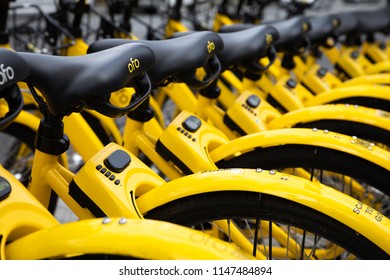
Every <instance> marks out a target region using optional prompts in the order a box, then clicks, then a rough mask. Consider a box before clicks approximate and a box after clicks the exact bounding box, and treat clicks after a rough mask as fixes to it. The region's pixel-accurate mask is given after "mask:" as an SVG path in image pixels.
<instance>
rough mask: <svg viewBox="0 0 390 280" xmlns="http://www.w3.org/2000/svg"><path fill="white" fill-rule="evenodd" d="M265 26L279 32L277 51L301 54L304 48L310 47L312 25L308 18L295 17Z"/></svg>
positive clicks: (276, 44)
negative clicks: (309, 37) (309, 36)
mask: <svg viewBox="0 0 390 280" xmlns="http://www.w3.org/2000/svg"><path fill="white" fill-rule="evenodd" d="M263 24H268V25H271V26H273V27H274V28H275V29H276V30H277V31H278V33H279V39H278V40H277V41H276V42H275V44H274V45H275V48H276V50H278V51H280V52H285V53H300V52H301V49H302V48H307V47H308V44H309V39H308V33H309V31H310V29H311V25H310V21H309V20H308V18H307V17H305V16H295V17H291V18H288V19H284V20H280V21H275V22H263Z"/></svg>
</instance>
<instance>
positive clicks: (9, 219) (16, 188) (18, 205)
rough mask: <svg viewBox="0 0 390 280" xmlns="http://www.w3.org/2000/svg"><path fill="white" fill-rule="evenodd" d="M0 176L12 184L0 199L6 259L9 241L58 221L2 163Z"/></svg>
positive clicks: (1, 250)
mask: <svg viewBox="0 0 390 280" xmlns="http://www.w3.org/2000/svg"><path fill="white" fill-rule="evenodd" d="M0 176H1V177H2V179H3V180H6V182H7V183H8V184H9V185H10V186H11V192H10V194H9V195H8V196H7V197H3V199H2V200H1V201H0V237H1V239H0V257H1V259H4V258H5V246H6V244H7V243H9V242H11V241H13V240H16V239H18V238H21V237H23V236H26V235H28V234H30V233H32V232H35V231H38V230H41V229H43V228H47V227H52V226H55V225H57V224H58V222H57V220H56V219H55V218H54V217H53V216H52V215H51V214H50V212H49V211H48V210H47V209H46V208H44V207H43V206H42V204H40V203H39V202H38V200H37V199H35V198H34V197H33V196H32V195H31V194H30V192H28V190H27V189H26V187H24V186H23V185H22V184H21V183H20V182H19V181H18V180H17V179H16V178H15V177H14V176H13V175H12V174H10V173H9V172H8V171H7V170H5V169H4V168H3V167H2V166H1V165H0ZM4 184H5V183H4Z"/></svg>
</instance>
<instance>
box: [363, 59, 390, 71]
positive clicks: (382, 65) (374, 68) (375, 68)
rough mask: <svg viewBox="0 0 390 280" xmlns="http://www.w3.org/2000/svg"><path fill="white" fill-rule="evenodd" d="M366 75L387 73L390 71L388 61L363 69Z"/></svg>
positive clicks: (389, 62)
mask: <svg viewBox="0 0 390 280" xmlns="http://www.w3.org/2000/svg"><path fill="white" fill-rule="evenodd" d="M364 71H365V73H366V74H378V73H388V72H389V71H390V61H382V62H377V63H375V64H372V65H369V66H367V67H366V68H365V69H364Z"/></svg>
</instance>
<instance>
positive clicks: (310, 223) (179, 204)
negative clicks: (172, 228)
mask: <svg viewBox="0 0 390 280" xmlns="http://www.w3.org/2000/svg"><path fill="white" fill-rule="evenodd" d="M260 200H261V203H259V201H260ZM257 217H258V218H260V219H266V220H268V221H273V222H276V223H278V222H282V223H286V222H288V224H291V225H292V226H298V227H300V228H302V229H305V230H308V231H311V232H313V233H316V234H318V235H320V236H322V237H324V238H327V239H328V240H330V241H332V242H334V243H336V244H338V245H339V246H341V247H343V248H344V249H346V250H348V251H350V252H352V253H353V254H355V255H356V256H358V257H359V258H360V259H389V258H390V256H389V255H388V254H387V253H386V252H384V251H383V250H382V249H381V248H379V247H378V246H377V245H375V244H373V243H372V242H371V241H370V240H368V239H367V238H365V237H364V236H363V235H361V234H360V233H357V232H355V231H354V230H353V229H351V228H350V227H348V226H346V225H344V224H342V223H341V222H339V221H337V220H336V219H333V218H332V217H329V216H327V215H325V214H324V213H321V212H319V211H317V210H315V209H312V208H309V207H307V206H305V205H301V204H298V203H296V202H293V201H290V200H287V199H284V198H280V197H276V196H272V195H268V194H263V193H262V194H260V193H255V192H246V191H221V192H210V193H203V194H199V195H193V196H189V197H185V198H182V199H178V200H175V201H172V202H170V203H167V204H164V205H162V206H159V207H157V208H155V209H152V210H150V211H148V213H145V218H147V219H156V220H163V221H168V222H172V223H175V224H179V225H183V226H195V225H198V224H201V223H205V222H208V221H213V220H221V219H238V218H246V219H248V218H249V219H252V218H253V219H255V218H257ZM357 244H358V246H357Z"/></svg>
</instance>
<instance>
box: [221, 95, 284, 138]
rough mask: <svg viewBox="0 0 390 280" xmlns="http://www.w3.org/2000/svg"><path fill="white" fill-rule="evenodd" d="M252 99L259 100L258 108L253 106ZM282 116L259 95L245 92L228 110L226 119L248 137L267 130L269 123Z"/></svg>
mask: <svg viewBox="0 0 390 280" xmlns="http://www.w3.org/2000/svg"><path fill="white" fill-rule="evenodd" d="M250 98H253V99H257V100H259V104H258V106H256V107H254V106H253V105H252V106H251V105H250V104H251V103H250V102H248V100H250ZM280 116H281V113H280V112H279V111H277V110H276V109H275V108H274V107H273V106H271V105H270V104H269V103H268V102H267V101H266V100H264V99H263V98H261V97H260V96H259V95H257V94H254V93H253V92H251V91H244V92H242V93H241V94H240V95H239V96H238V97H237V99H236V100H235V102H234V104H233V105H232V106H230V107H229V108H228V109H227V110H226V116H225V118H226V117H228V118H229V120H230V122H232V123H233V124H234V126H236V127H237V128H238V129H237V130H239V132H240V134H241V135H246V134H252V133H256V132H260V131H265V130H267V129H268V123H269V122H270V121H272V120H273V119H276V118H279V117H280Z"/></svg>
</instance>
